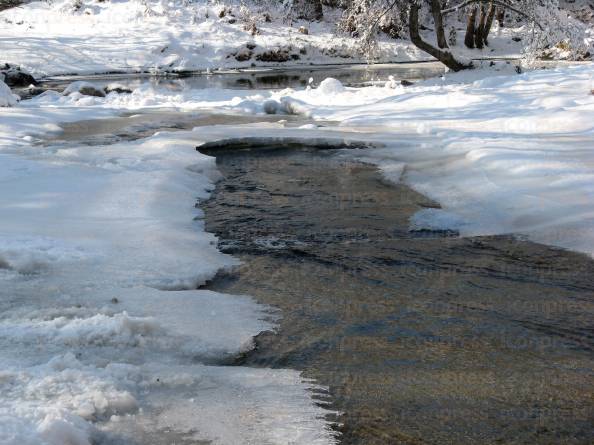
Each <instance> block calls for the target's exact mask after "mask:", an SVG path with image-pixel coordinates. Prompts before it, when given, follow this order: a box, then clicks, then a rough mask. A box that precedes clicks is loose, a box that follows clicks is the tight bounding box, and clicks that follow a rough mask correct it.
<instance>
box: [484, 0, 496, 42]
mask: <svg viewBox="0 0 594 445" xmlns="http://www.w3.org/2000/svg"><path fill="white" fill-rule="evenodd" d="M495 9H496V8H495V5H494V4H493V3H491V5H490V6H489V13H488V14H487V21H486V22H485V29H484V30H483V40H484V42H485V45H487V46H489V33H490V32H491V27H492V26H493V19H494V18H495Z"/></svg>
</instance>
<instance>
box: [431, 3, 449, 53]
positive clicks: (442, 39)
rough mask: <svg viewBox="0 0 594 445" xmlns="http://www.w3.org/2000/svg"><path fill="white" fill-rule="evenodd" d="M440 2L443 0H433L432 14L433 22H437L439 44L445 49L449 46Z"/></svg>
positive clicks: (436, 31)
mask: <svg viewBox="0 0 594 445" xmlns="http://www.w3.org/2000/svg"><path fill="white" fill-rule="evenodd" d="M440 2H441V0H431V14H432V15H433V23H434V24H435V34H436V35H437V46H439V47H440V48H442V49H443V48H447V47H448V41H447V40H446V36H445V30H444V29H443V16H442V15H441V3H440Z"/></svg>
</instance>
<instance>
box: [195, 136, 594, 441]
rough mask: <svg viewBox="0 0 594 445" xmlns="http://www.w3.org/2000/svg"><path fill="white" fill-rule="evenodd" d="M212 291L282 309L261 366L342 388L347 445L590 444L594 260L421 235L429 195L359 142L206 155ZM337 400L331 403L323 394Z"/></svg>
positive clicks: (505, 241)
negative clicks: (214, 243) (362, 158)
mask: <svg viewBox="0 0 594 445" xmlns="http://www.w3.org/2000/svg"><path fill="white" fill-rule="evenodd" d="M203 152H204V153H206V154H210V155H213V156H216V157H217V165H218V168H219V169H220V171H221V172H222V174H223V176H224V179H223V180H222V181H220V182H219V184H218V185H217V189H216V191H215V193H214V195H213V197H212V198H211V199H210V200H209V201H207V202H206V203H204V204H203V208H204V210H205V212H206V229H207V231H210V232H213V233H215V234H216V235H217V236H218V237H219V247H220V249H221V250H222V251H223V252H226V253H230V254H232V255H234V256H235V257H238V258H239V259H240V260H241V261H242V266H240V267H239V268H238V269H237V271H236V272H235V273H232V274H225V275H222V276H219V277H217V278H216V279H215V280H213V281H212V283H210V284H209V285H208V286H207V288H208V289H212V290H217V291H221V292H227V293H235V294H249V295H253V296H255V297H256V298H257V299H258V301H260V302H263V303H266V304H270V305H273V306H275V307H278V308H280V309H281V313H282V316H283V318H282V321H281V323H280V327H279V329H278V332H276V333H269V332H267V333H263V334H261V335H259V336H258V337H257V348H256V349H255V350H254V351H252V352H251V353H249V354H247V355H246V356H245V357H242V358H241V359H240V360H238V362H237V364H238V365H239V364H241V365H243V366H262V367H278V368H287V367H288V368H296V369H299V370H302V371H304V373H305V375H306V376H307V377H311V378H314V379H316V380H317V381H318V382H320V383H321V384H323V385H326V386H328V387H329V388H330V390H329V396H330V400H331V405H330V407H331V408H333V409H336V410H338V411H340V412H341V413H342V415H340V416H339V418H338V419H336V420H337V421H338V426H337V430H338V431H339V432H340V433H341V436H340V437H341V443H342V444H394V443H406V444H417V443H428V444H429V443H430V444H442V443H456V444H476V443H514V444H515V443H518V444H519V443H531V444H536V443H543V444H544V443H588V442H589V441H590V440H591V438H592V427H591V421H592V414H593V412H592V403H591V401H592V397H593V396H594V392H593V385H592V374H591V369H592V359H593V355H592V352H593V351H594V332H593V330H592V325H591V322H592V309H593V308H594V306H593V304H592V295H593V291H594V262H593V261H592V260H590V259H588V258H586V257H585V256H583V255H579V254H574V253H570V252H566V251H563V250H559V249H553V248H549V247H545V246H542V245H538V244H534V243H529V242H525V241H520V240H517V239H514V238H512V237H504V236H500V237H480V238H470V239H465V238H459V237H457V236H455V234H452V233H440V232H417V233H415V232H410V231H409V230H408V220H409V218H410V217H411V216H412V214H413V213H414V212H415V211H417V210H420V209H422V208H426V207H435V206H437V203H435V202H431V201H430V200H428V199H427V198H425V197H424V196H422V195H420V194H418V193H416V192H414V191H413V190H411V189H410V188H408V187H406V186H404V185H396V186H394V185H391V184H388V183H386V182H385V181H384V180H383V179H382V177H381V175H380V174H379V172H378V171H377V170H376V169H375V168H374V167H372V166H369V165H364V164H360V163H357V162H352V161H350V160H349V155H348V150H316V149H315V148H313V149H312V148H305V147H303V148H293V149H291V148H289V149H287V148H280V147H279V149H277V150H271V149H270V148H268V149H266V150H258V149H257V148H254V149H240V148H233V147H226V148H224V149H211V150H204V151H203ZM322 399H323V400H326V397H322Z"/></svg>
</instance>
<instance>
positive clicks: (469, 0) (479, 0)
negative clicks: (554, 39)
mask: <svg viewBox="0 0 594 445" xmlns="http://www.w3.org/2000/svg"><path fill="white" fill-rule="evenodd" d="M472 3H492V4H494V5H497V6H501V7H502V8H506V9H509V10H510V11H513V12H515V13H516V14H518V15H520V16H522V17H524V18H526V19H528V20H530V21H532V22H534V23H536V26H538V27H539V28H540V30H541V31H543V30H544V28H543V27H542V25H541V24H540V23H538V22H537V21H536V20H535V19H534V18H533V17H530V16H529V15H528V14H526V13H525V12H523V11H520V10H519V9H517V8H514V7H513V6H512V5H510V4H509V3H506V2H504V1H501V0H465V1H463V2H462V3H460V4H458V5H456V6H452V7H451V8H447V9H443V10H442V11H441V13H442V14H443V15H446V14H450V13H452V12H456V11H458V10H460V9H461V8H464V7H465V6H468V5H471V4H472Z"/></svg>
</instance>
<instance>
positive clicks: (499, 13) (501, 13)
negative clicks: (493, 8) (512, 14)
mask: <svg viewBox="0 0 594 445" xmlns="http://www.w3.org/2000/svg"><path fill="white" fill-rule="evenodd" d="M504 20H505V8H499V9H498V10H497V23H499V27H500V28H503V21H504Z"/></svg>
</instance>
